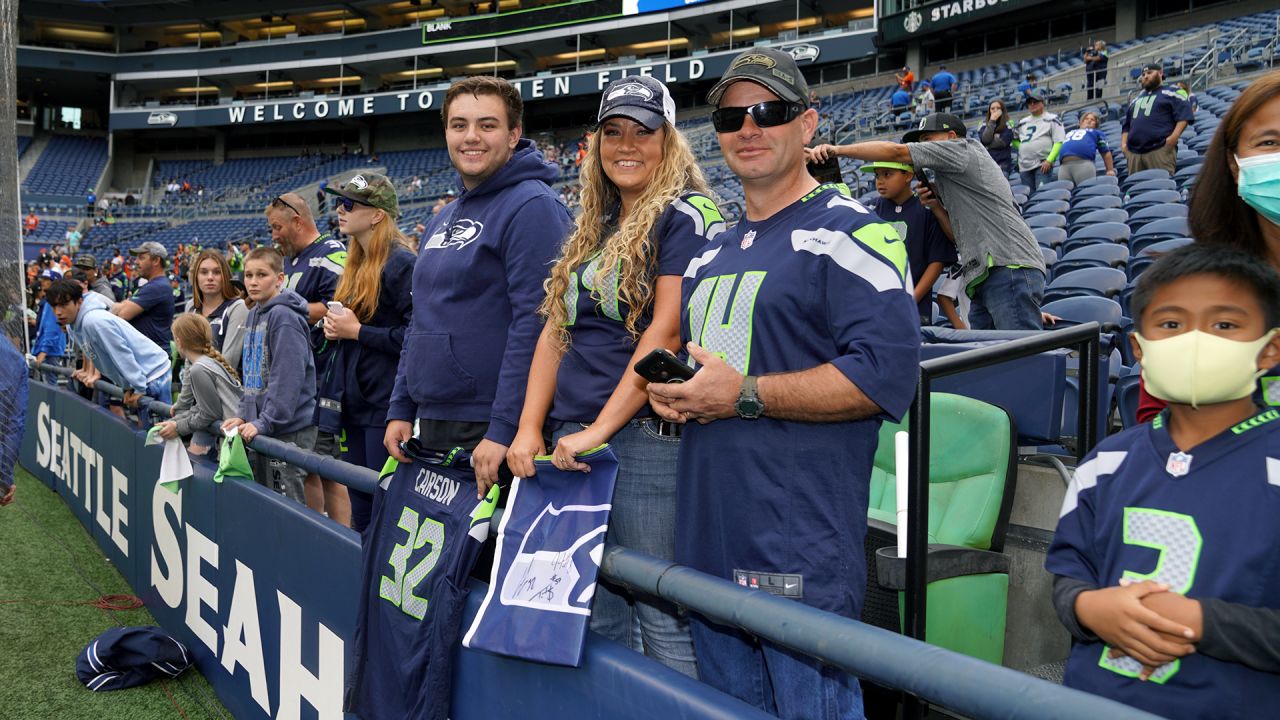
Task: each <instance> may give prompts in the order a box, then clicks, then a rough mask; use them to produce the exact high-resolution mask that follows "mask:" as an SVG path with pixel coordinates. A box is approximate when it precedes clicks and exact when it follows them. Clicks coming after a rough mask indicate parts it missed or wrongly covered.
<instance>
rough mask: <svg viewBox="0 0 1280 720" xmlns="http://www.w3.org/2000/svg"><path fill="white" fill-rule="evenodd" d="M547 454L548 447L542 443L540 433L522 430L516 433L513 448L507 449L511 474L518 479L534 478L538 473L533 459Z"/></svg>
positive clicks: (512, 442)
mask: <svg viewBox="0 0 1280 720" xmlns="http://www.w3.org/2000/svg"><path fill="white" fill-rule="evenodd" d="M546 454H547V446H546V445H544V444H543V442H542V433H541V432H540V431H531V432H525V431H524V430H521V431H520V432H518V433H516V437H515V439H514V440H512V441H511V447H510V448H508V449H507V467H509V468H511V473H512V474H513V475H515V476H516V477H522V478H527V477H533V476H534V475H536V474H537V472H538V470H537V468H536V467H534V464H533V459H534V458H535V457H537V456H538V455H546Z"/></svg>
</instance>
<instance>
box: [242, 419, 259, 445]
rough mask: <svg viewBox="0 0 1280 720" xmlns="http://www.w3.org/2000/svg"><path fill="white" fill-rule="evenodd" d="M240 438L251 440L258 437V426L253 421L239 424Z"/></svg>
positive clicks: (246, 440)
mask: <svg viewBox="0 0 1280 720" xmlns="http://www.w3.org/2000/svg"><path fill="white" fill-rule="evenodd" d="M239 429H240V439H241V440H244V441H245V442H253V439H254V438H256V437H258V426H257V425H254V424H253V423H243V424H242V425H240V428H239Z"/></svg>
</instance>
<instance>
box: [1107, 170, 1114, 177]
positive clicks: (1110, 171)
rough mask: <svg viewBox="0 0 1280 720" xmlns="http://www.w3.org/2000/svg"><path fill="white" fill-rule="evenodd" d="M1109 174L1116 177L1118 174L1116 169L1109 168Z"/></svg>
mask: <svg viewBox="0 0 1280 720" xmlns="http://www.w3.org/2000/svg"><path fill="white" fill-rule="evenodd" d="M1107 174H1108V175H1110V176H1111V177H1115V176H1116V171H1115V170H1108V171H1107Z"/></svg>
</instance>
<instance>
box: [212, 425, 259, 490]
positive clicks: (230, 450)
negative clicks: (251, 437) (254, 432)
mask: <svg viewBox="0 0 1280 720" xmlns="http://www.w3.org/2000/svg"><path fill="white" fill-rule="evenodd" d="M224 477H230V478H239V479H241V480H248V481H250V482H252V481H253V469H252V468H250V467H249V456H248V455H246V454H245V452H244V441H243V440H241V439H240V433H239V432H237V431H235V430H231V431H228V432H225V433H224V437H223V438H222V451H221V452H219V453H218V471H217V472H215V473H214V474H213V481H214V482H216V483H220V482H222V479H223V478H224Z"/></svg>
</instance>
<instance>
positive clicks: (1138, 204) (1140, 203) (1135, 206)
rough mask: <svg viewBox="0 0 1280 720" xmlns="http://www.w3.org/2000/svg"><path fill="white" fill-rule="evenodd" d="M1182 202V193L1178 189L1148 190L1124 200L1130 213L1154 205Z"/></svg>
mask: <svg viewBox="0 0 1280 720" xmlns="http://www.w3.org/2000/svg"><path fill="white" fill-rule="evenodd" d="M1178 202H1182V194H1181V193H1179V192H1178V191H1177V190H1148V191H1147V192H1144V193H1141V194H1139V195H1131V196H1129V197H1127V198H1126V199H1125V201H1124V207H1125V209H1126V210H1128V211H1129V212H1130V213H1133V212H1135V211H1137V210H1141V209H1142V208H1144V207H1150V206H1152V205H1162V204H1164V203H1178Z"/></svg>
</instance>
